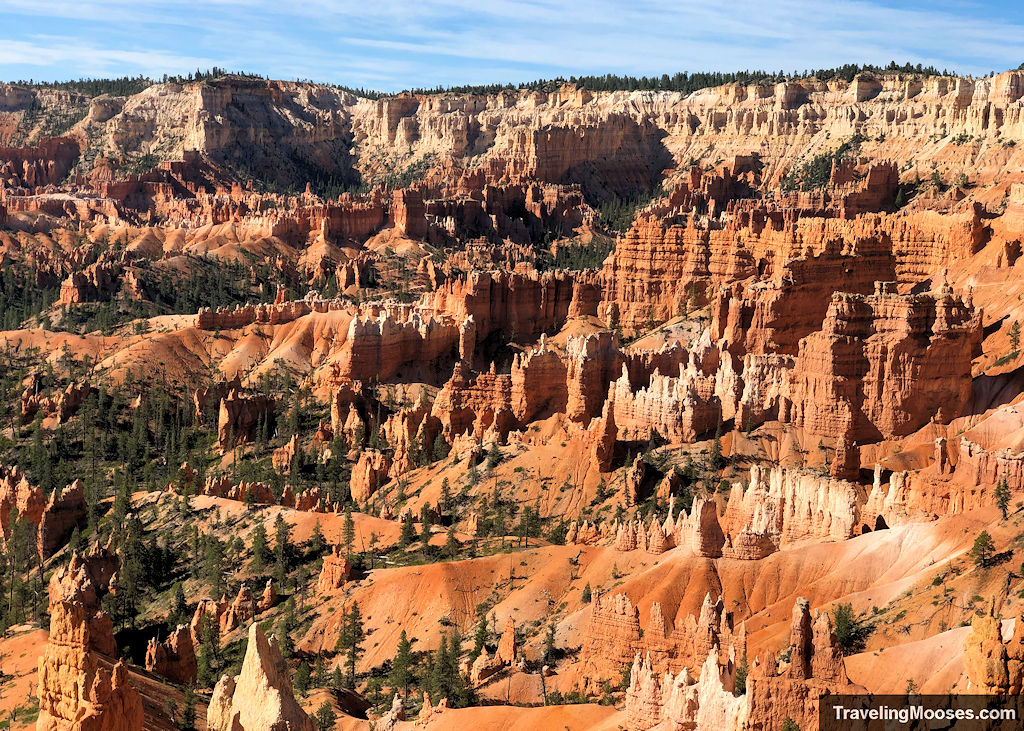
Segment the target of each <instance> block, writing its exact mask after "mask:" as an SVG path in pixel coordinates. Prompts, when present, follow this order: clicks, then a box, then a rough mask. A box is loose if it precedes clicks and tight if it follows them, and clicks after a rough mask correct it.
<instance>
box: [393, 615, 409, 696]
mask: <svg viewBox="0 0 1024 731" xmlns="http://www.w3.org/2000/svg"><path fill="white" fill-rule="evenodd" d="M389 682H390V683H391V687H392V688H393V689H394V690H395V691H396V692H397V691H401V693H402V698H408V697H409V684H410V683H411V682H412V643H411V642H410V641H409V638H408V637H407V636H406V634H405V630H404V629H403V630H402V635H401V637H399V638H398V650H397V651H396V652H395V659H394V661H393V662H392V663H391V677H390V678H389Z"/></svg>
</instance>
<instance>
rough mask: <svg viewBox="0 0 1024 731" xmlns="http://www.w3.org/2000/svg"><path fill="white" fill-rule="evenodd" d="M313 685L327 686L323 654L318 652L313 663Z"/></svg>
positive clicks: (318, 686)
mask: <svg viewBox="0 0 1024 731" xmlns="http://www.w3.org/2000/svg"><path fill="white" fill-rule="evenodd" d="M313 685H314V686H315V687H317V688H325V687H327V668H326V667H324V656H323V655H321V654H320V653H319V652H318V653H317V654H316V662H315V663H314V664H313Z"/></svg>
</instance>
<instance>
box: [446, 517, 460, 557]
mask: <svg viewBox="0 0 1024 731" xmlns="http://www.w3.org/2000/svg"><path fill="white" fill-rule="evenodd" d="M460 548H461V545H460V544H459V542H458V541H457V540H456V538H455V525H454V524H452V525H450V526H448V537H447V539H446V540H445V542H444V555H445V557H446V558H448V559H450V560H453V561H454V560H455V559H456V558H457V557H458V555H459V549H460Z"/></svg>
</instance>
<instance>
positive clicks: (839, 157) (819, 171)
mask: <svg viewBox="0 0 1024 731" xmlns="http://www.w3.org/2000/svg"><path fill="white" fill-rule="evenodd" d="M863 141H864V138H863V137H862V136H861V135H860V134H856V135H854V136H853V137H851V138H850V139H848V140H847V141H845V142H843V143H842V144H841V145H839V147H837V148H836V149H835V151H833V152H823V153H821V154H820V155H815V156H814V157H813V158H811V159H810V160H808V161H807V162H805V163H803V164H802V165H799V166H797V167H794V168H792V169H791V170H790V171H789V172H788V173H787V174H786V177H785V178H783V179H782V184H781V187H782V191H783V192H785V193H789V192H792V191H804V192H807V191H812V190H818V189H820V188H824V187H825V186H826V185H828V181H829V177H830V176H831V174H832V165H833V164H838V163H840V162H842V161H843V159H844V158H845V157H846V156H847V155H849V154H851V153H853V152H855V151H856V149H857V147H858V146H859V145H860V143H861V142H863Z"/></svg>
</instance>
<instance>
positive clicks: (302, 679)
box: [292, 662, 310, 697]
mask: <svg viewBox="0 0 1024 731" xmlns="http://www.w3.org/2000/svg"><path fill="white" fill-rule="evenodd" d="M309 683H310V671H309V665H307V664H306V663H305V662H300V663H299V667H298V668H296V670H295V680H294V681H292V684H293V685H294V686H295V690H296V691H298V693H299V695H301V696H303V697H305V695H306V693H307V692H309Z"/></svg>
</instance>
